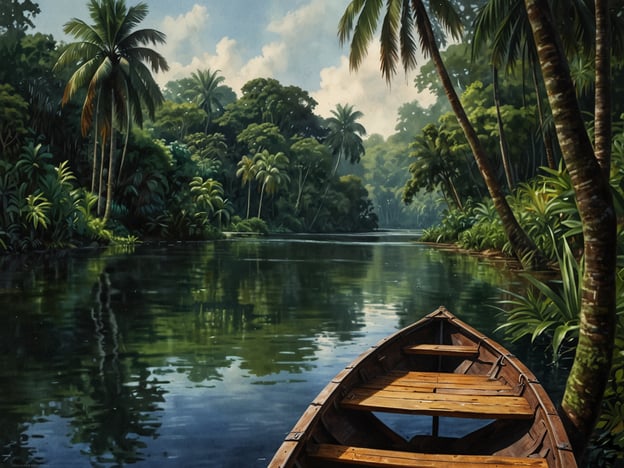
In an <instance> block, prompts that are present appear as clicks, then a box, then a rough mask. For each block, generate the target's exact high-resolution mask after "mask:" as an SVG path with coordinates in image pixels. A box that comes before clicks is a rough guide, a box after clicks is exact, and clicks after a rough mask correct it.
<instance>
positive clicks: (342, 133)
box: [325, 104, 366, 177]
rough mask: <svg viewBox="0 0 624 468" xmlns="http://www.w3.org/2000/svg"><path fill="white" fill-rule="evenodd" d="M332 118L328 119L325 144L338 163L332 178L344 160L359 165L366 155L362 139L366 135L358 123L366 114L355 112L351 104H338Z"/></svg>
mask: <svg viewBox="0 0 624 468" xmlns="http://www.w3.org/2000/svg"><path fill="white" fill-rule="evenodd" d="M331 113H332V117H330V118H328V119H327V129H328V130H329V134H328V136H327V139H326V140H325V144H327V146H329V148H330V150H331V152H332V154H333V155H334V157H335V158H336V163H335V165H334V169H333V171H332V177H333V176H335V175H336V171H337V170H338V167H339V165H340V161H341V160H342V159H343V158H344V159H345V160H348V161H349V162H350V163H351V164H355V163H358V162H359V161H360V159H361V157H362V155H363V154H364V152H365V151H364V144H363V143H362V137H363V136H365V135H366V129H365V128H364V126H363V125H362V124H361V123H359V122H357V121H358V120H359V119H360V118H362V116H363V115H364V114H362V112H360V111H354V110H353V106H350V105H349V104H345V105H344V106H343V105H342V104H338V105H337V106H336V109H334V110H332V111H331Z"/></svg>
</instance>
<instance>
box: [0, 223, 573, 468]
mask: <svg viewBox="0 0 624 468" xmlns="http://www.w3.org/2000/svg"><path fill="white" fill-rule="evenodd" d="M415 237H416V236H415V235H413V234H410V233H400V234H397V233H394V234H374V235H366V236H364V235H362V236H338V237H336V236H316V237H310V236H289V237H269V238H262V239H253V238H234V239H227V240H223V241H217V242H208V243H191V244H181V243H180V244H160V245H138V246H135V247H129V248H125V249H120V248H109V249H104V250H93V249H88V250H75V251H68V252H63V253H59V254H54V255H51V254H41V255H29V256H24V257H17V258H16V257H7V258H3V259H2V270H1V273H0V324H1V327H0V350H1V354H0V395H2V397H1V399H0V442H1V444H2V451H1V452H0V456H1V458H0V464H2V465H4V466H24V465H31V466H32V465H43V466H59V467H61V466H62V467H67V466H76V467H82V466H85V467H87V466H121V465H127V464H133V465H134V466H149V467H153V466H156V467H158V466H184V467H190V466H210V467H240V466H246V467H256V466H257V467H262V466H266V464H267V463H268V461H269V460H270V458H271V456H272V454H273V452H274V451H275V450H276V449H277V447H278V446H279V444H280V442H281V440H282V438H283V437H284V435H285V434H286V433H287V432H288V431H289V430H290V428H291V426H292V425H293V424H294V422H295V421H296V420H297V418H298V417H299V415H300V414H301V412H302V411H303V410H304V409H305V407H306V406H307V405H308V403H309V402H310V401H311V400H312V399H313V398H314V397H315V396H316V394H317V393H318V392H319V391H320V390H321V389H322V388H323V386H324V385H325V384H326V383H327V381H328V380H329V379H330V378H331V377H333V376H334V375H335V374H336V373H337V372H338V371H340V370H341V369H342V368H343V367H344V366H345V365H347V364H348V363H349V362H350V361H351V360H353V358H355V357H356V356H357V355H358V354H359V353H360V352H362V351H364V350H365V349H366V348H367V347H369V346H371V345H373V344H374V343H376V342H377V341H379V340H380V339H381V338H383V337H384V336H386V335H388V334H389V333H391V332H393V331H395V330H396V329H398V328H400V327H403V326H406V325H407V324H409V323H411V322H412V321H414V320H416V319H418V318H420V317H422V316H423V315H425V314H427V313H429V312H431V311H432V310H433V309H435V308H436V307H437V306H439V305H445V306H446V307H447V308H449V310H451V311H453V312H454V313H456V314H457V315H458V316H459V317H460V318H462V319H463V320H465V321H467V322H469V323H470V324H471V325H473V326H475V327H476V328H478V329H480V330H481V331H483V332H486V333H492V332H493V330H494V329H495V328H496V326H497V325H498V324H500V317H499V315H498V313H497V311H496V310H495V308H494V307H493V306H495V305H496V303H497V301H498V300H499V299H500V298H501V297H502V295H503V294H504V293H503V292H502V291H501V289H513V288H517V287H518V285H519V279H518V277H517V275H516V274H515V273H514V272H513V271H512V268H511V266H512V265H511V264H507V263H506V262H501V261H498V262H496V261H491V260H485V259H481V258H478V257H472V256H466V255H460V254H457V253H454V252H449V251H444V250H440V249H436V248H432V247H430V246H426V245H423V244H418V243H417V242H415ZM496 338H497V339H499V340H502V337H501V336H500V335H496ZM506 345H508V346H509V347H512V350H513V351H514V352H516V353H517V354H519V355H520V356H521V357H522V358H523V359H525V361H528V362H527V364H529V366H530V367H531V368H532V370H533V371H534V372H535V373H536V374H537V375H538V377H540V379H542V380H543V382H544V384H545V386H546V387H547V388H548V387H549V386H550V387H552V388H553V390H554V391H557V388H558V385H559V384H560V381H561V376H559V375H558V373H557V372H556V370H554V369H552V368H550V367H548V366H546V363H545V362H544V359H543V357H542V356H540V353H530V352H529V350H528V349H527V347H526V346H515V347H514V345H511V344H509V343H506Z"/></svg>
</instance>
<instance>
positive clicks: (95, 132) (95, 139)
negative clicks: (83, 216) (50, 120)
mask: <svg viewBox="0 0 624 468" xmlns="http://www.w3.org/2000/svg"><path fill="white" fill-rule="evenodd" d="M99 112H100V95H99V94H98V99H97V104H96V105H95V125H94V126H93V172H92V174H91V192H92V193H95V179H96V177H97V143H98V114H99Z"/></svg>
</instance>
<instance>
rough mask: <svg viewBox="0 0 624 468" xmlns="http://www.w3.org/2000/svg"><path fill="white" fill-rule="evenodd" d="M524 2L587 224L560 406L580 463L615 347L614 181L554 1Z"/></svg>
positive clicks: (557, 126) (582, 219) (562, 146)
mask: <svg viewBox="0 0 624 468" xmlns="http://www.w3.org/2000/svg"><path fill="white" fill-rule="evenodd" d="M524 3H525V8H526V11H527V15H528V19H529V22H530V25H531V30H532V32H533V38H534V41H535V45H536V47H537V51H538V58H539V63H540V66H541V69H542V75H543V77H544V83H545V86H546V90H547V94H548V98H549V101H550V107H551V109H552V114H553V120H554V121H555V128H556V131H557V138H558V140H559V146H560V147H561V151H562V154H563V158H564V160H565V163H566V167H567V169H568V172H569V173H570V177H571V179H572V184H573V186H574V190H575V193H576V200H577V205H578V209H579V215H580V217H581V221H582V223H583V242H584V253H585V271H584V274H583V280H582V296H581V311H580V314H581V320H580V323H581V327H580V330H579V340H578V345H577V347H576V354H575V357H574V363H573V365H572V369H571V370H570V375H569V377H568V381H567V384H566V389H565V392H564V396H563V402H562V411H563V413H564V416H565V420H566V422H567V429H568V433H569V435H570V438H571V441H572V444H573V446H574V447H573V448H574V451H575V453H576V454H577V457H580V455H581V454H582V452H583V451H584V449H585V447H586V445H587V441H588V439H589V437H590V435H591V432H592V430H593V428H594V425H595V422H596V420H597V418H598V415H599V412H600V403H601V401H602V396H603V393H604V390H605V387H606V384H607V380H608V378H609V370H610V364H611V358H612V352H613V346H614V333H615V320H616V315H615V291H616V285H615V273H616V263H615V260H616V259H615V257H616V256H615V252H616V246H617V245H616V239H617V236H616V216H615V210H614V207H613V200H612V198H611V192H610V187H609V180H608V178H607V177H605V174H604V172H603V170H602V168H601V166H600V163H599V161H598V159H597V158H596V156H595V154H594V149H593V147H592V143H591V141H590V138H589V135H588V134H587V131H586V129H585V124H584V122H583V118H582V115H581V111H580V109H579V105H578V101H577V98H576V93H575V87H574V84H573V82H572V78H571V76H570V69H569V66H568V63H567V61H566V56H565V52H564V50H563V48H562V46H561V41H560V39H559V37H558V34H557V30H556V28H555V24H554V20H553V16H552V13H551V11H550V9H549V3H548V0H524ZM600 3H606V0H596V11H604V9H603V6H604V5H600ZM598 70H599V69H597V71H598ZM603 72H604V71H603Z"/></svg>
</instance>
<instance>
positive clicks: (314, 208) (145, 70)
mask: <svg viewBox="0 0 624 468" xmlns="http://www.w3.org/2000/svg"><path fill="white" fill-rule="evenodd" d="M0 7H1V8H2V19H3V22H4V23H6V24H4V23H3V24H2V25H0V28H2V29H1V30H0V32H1V33H2V35H0V55H1V58H3V59H6V60H5V61H4V63H5V64H7V65H8V67H3V70H2V72H0V104H1V105H0V107H1V109H2V110H1V111H0V112H1V115H0V117H1V119H0V153H1V155H2V168H1V169H2V177H3V187H4V188H3V192H2V196H3V200H4V203H5V205H6V206H7V207H10V209H9V210H8V211H5V212H4V213H3V220H2V224H0V249H2V250H8V251H23V250H29V249H32V248H50V247H55V248H60V247H65V246H70V245H79V244H81V243H84V242H92V241H97V242H109V241H111V240H112V239H119V237H118V236H120V235H121V236H126V238H130V239H132V238H137V239H177V240H184V239H208V238H212V237H214V236H219V235H220V232H221V231H224V230H241V231H253V232H258V233H266V232H269V231H310V230H314V231H362V230H370V229H374V228H376V227H377V216H376V214H375V213H374V209H373V204H372V202H371V201H370V200H369V195H368V192H367V188H366V187H365V184H364V182H363V180H362V178H361V177H358V176H355V175H353V174H352V173H353V172H357V171H352V169H354V168H355V165H357V164H358V163H359V162H360V158H361V157H362V156H363V155H364V148H363V142H362V140H361V139H360V135H363V134H365V133H366V132H365V130H364V128H363V127H362V126H361V124H359V123H358V122H357V120H358V119H359V118H361V113H359V112H357V111H355V110H353V107H352V106H349V105H345V106H338V107H337V111H336V112H338V114H336V115H337V116H340V115H342V114H345V115H346V116H347V117H350V118H351V121H350V126H346V127H339V126H337V125H336V122H335V121H333V120H331V119H330V120H327V121H325V120H324V119H323V118H321V117H319V116H318V115H316V114H315V107H316V102H315V101H314V99H312V98H311V97H310V95H309V94H308V93H307V92H306V91H304V90H302V89H300V88H298V87H296V86H283V85H281V84H280V83H279V82H278V81H277V80H274V79H265V78H258V79H254V80H251V81H250V82H248V83H247V84H245V85H244V86H243V88H242V95H241V96H240V97H237V96H236V94H235V93H234V91H233V90H232V89H231V88H229V87H228V86H227V84H226V83H225V78H224V77H223V76H221V75H220V74H219V71H218V70H197V71H196V72H194V73H192V74H191V76H189V77H187V78H183V79H181V80H178V81H174V82H170V83H168V84H167V86H166V87H165V89H164V90H163V92H162V95H161V94H160V91H159V90H158V89H157V88H154V82H153V78H152V77H151V73H150V72H151V71H154V72H156V71H158V70H164V69H166V67H167V65H166V62H164V59H163V58H162V57H160V56H159V55H158V54H157V53H156V52H155V51H152V50H151V49H149V48H147V47H142V45H152V44H157V43H160V42H162V41H163V40H164V36H163V35H162V34H161V33H160V32H158V31H155V30H151V29H140V23H141V22H142V21H143V19H144V18H145V17H146V15H147V12H148V6H147V4H145V3H139V4H138V5H133V6H129V7H127V6H126V4H125V2H124V1H122V0H107V1H104V2H100V1H91V2H90V3H89V11H90V13H91V20H92V23H91V24H89V23H88V22H82V21H77V20H71V21H69V22H68V23H67V24H66V26H65V30H66V32H67V33H69V34H71V35H73V36H75V37H76V38H77V39H78V42H76V43H71V44H68V45H65V44H62V45H59V44H57V43H56V42H55V41H54V39H53V38H52V37H51V36H46V35H42V34H40V33H38V34H34V35H32V34H28V28H29V27H32V22H31V19H32V17H33V16H35V15H36V14H38V13H39V9H38V6H37V5H36V4H35V3H32V2H29V1H28V2H21V3H19V2H4V1H3V2H2V3H0ZM115 28H117V29H118V31H121V32H120V34H118V35H117V36H115V41H117V44H114V45H112V46H111V44H113V42H114V41H113V40H112V37H113V33H112V31H113V30H114V29H115ZM109 36H110V38H111V41H109V40H107V39H106V38H107V37H109ZM129 37H130V38H132V39H130V40H127V38H129ZM137 46H141V47H142V48H141V49H140V51H139V49H137ZM137 51H138V52H137ZM116 64H121V66H119V67H118V66H117V65H116ZM150 67H151V70H150ZM9 68H10V69H11V72H10V73H9ZM133 73H135V74H134V75H133ZM137 73H138V75H137ZM139 75H140V78H139ZM163 96H164V100H163ZM61 101H63V103H64V104H63V105H62V106H61V105H60V102H61ZM161 103H162V105H160V104H161ZM344 110H347V111H348V112H347V113H344V112H343V111H344ZM340 113H342V114H340ZM144 114H145V115H144ZM146 117H149V120H146ZM133 123H134V124H136V126H137V128H134V129H133V128H132V126H131V124H133ZM141 126H143V127H144V129H140V128H138V127H141ZM358 139H359V143H358ZM337 142H340V143H337ZM354 145H355V146H354ZM358 145H359V146H358ZM36 158H43V159H42V161H43V162H45V164H43V162H41V163H40V162H39V161H37V160H35V159H36ZM345 158H346V159H347V160H348V161H349V165H348V166H345V165H344V164H343V160H344V159H345ZM33 167H35V168H36V170H37V171H38V172H39V173H41V174H40V175H41V177H38V178H35V179H32V180H30V182H28V183H25V182H26V178H28V177H30V175H31V174H29V173H28V171H29V170H31V171H32V170H35V169H33ZM338 167H340V170H337V169H338ZM53 168H56V169H55V170H57V171H60V174H61V175H62V176H63V177H62V178H60V179H59V185H60V187H62V188H63V190H65V191H67V194H65V195H61V194H60V193H58V194H57V193H56V192H54V190H53V189H52V188H50V187H49V185H50V182H49V181H48V180H47V178H46V177H48V176H50V177H51V175H50V174H52V172H53ZM48 173H49V174H48ZM44 176H45V177H44ZM360 176H361V174H360ZM59 177H61V176H59ZM46 184H47V185H46ZM70 194H71V196H70ZM63 197H65V198H69V199H71V200H70V201H71V203H70V202H68V203H69V205H72V203H73V204H74V205H76V206H79V207H80V209H81V210H82V211H81V212H80V213H81V215H80V216H82V218H80V217H79V216H78V214H75V213H74V214H70V208H69V207H65V208H64V210H65V211H63V212H61V211H59V210H61V207H60V206H57V205H59V203H61V202H60V201H59V200H61V199H64V198H63ZM72 197H73V198H72ZM75 209H77V208H75ZM250 213H253V214H254V215H256V216H257V218H258V219H255V220H254V219H252V218H250ZM63 216H73V217H74V218H75V219H74V220H73V221H70V220H65V223H66V224H67V226H66V229H60V228H58V227H56V223H57V222H60V220H61V219H62V217H63ZM57 218H58V219H57ZM78 221H81V223H82V224H80V223H79V222H78ZM83 224H84V225H83ZM105 228H106V229H109V230H110V231H107V230H106V229H105ZM112 232H115V236H113V235H112V234H111V233H112ZM128 236H130V237H128ZM18 239H19V242H18Z"/></svg>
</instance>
